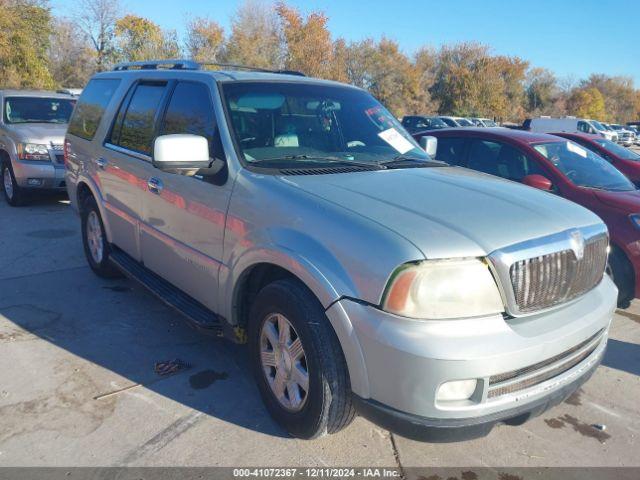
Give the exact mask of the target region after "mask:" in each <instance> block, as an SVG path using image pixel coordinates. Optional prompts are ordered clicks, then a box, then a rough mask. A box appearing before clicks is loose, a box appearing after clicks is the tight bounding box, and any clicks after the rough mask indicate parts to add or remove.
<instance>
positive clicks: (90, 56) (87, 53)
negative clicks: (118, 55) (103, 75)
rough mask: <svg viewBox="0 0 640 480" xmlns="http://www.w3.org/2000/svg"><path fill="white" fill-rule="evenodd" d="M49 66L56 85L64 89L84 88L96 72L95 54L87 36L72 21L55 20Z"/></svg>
mask: <svg viewBox="0 0 640 480" xmlns="http://www.w3.org/2000/svg"><path fill="white" fill-rule="evenodd" d="M49 64H50V71H51V75H52V76H53V78H54V80H55V82H56V84H57V85H60V86H64V87H71V88H81V87H84V85H85V84H86V83H87V81H88V80H89V78H90V77H91V75H92V74H93V73H94V71H95V68H96V64H95V53H94V52H93V51H92V48H91V46H90V44H89V42H88V39H87V37H86V35H84V33H83V32H82V31H78V29H77V28H76V26H75V23H73V22H71V21H70V20H67V19H63V18H59V19H56V20H55V23H54V28H53V34H52V36H51V47H50V49H49Z"/></svg>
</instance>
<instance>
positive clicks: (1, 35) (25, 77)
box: [0, 0, 54, 88]
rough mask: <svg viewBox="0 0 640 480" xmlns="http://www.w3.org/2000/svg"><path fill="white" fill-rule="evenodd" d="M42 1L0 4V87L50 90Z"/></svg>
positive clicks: (46, 18)
mask: <svg viewBox="0 0 640 480" xmlns="http://www.w3.org/2000/svg"><path fill="white" fill-rule="evenodd" d="M50 35H51V13H50V11H49V7H48V3H47V2H46V1H44V0H43V1H37V0H36V1H31V0H0V86H4V87H15V88H52V87H53V86H54V81H53V78H52V77H51V74H50V73H49V69H48V67H49V65H48V63H49V57H48V50H49V42H50Z"/></svg>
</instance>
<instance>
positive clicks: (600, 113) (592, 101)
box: [567, 87, 609, 121]
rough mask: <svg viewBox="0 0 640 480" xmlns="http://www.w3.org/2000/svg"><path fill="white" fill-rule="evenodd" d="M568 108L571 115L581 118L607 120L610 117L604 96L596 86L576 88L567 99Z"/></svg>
mask: <svg viewBox="0 0 640 480" xmlns="http://www.w3.org/2000/svg"><path fill="white" fill-rule="evenodd" d="M567 109H568V110H569V113H570V114H571V115H575V116H576V117H580V118H593V119H596V120H600V121H607V120H608V118H609V115H608V113H607V110H606V108H605V103H604V97H603V96H602V93H601V92H600V90H598V89H597V88H595V87H583V88H578V89H575V90H574V91H573V93H572V94H571V96H570V97H569V99H568V100H567Z"/></svg>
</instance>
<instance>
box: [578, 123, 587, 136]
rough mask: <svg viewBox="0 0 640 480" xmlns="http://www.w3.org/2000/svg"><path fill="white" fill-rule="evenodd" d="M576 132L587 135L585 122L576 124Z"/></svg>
mask: <svg viewBox="0 0 640 480" xmlns="http://www.w3.org/2000/svg"><path fill="white" fill-rule="evenodd" d="M578 130H579V131H580V132H584V133H589V125H588V124H587V122H583V121H580V122H578Z"/></svg>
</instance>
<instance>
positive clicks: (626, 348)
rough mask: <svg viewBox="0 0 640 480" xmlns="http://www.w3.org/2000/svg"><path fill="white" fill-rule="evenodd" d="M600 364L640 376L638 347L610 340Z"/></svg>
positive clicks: (639, 348) (639, 349)
mask: <svg viewBox="0 0 640 480" xmlns="http://www.w3.org/2000/svg"><path fill="white" fill-rule="evenodd" d="M602 364H603V365H606V366H607V367H610V368H615V369H616V370H621V371H623V372H627V373H630V374H632V375H638V376H640V345H638V344H635V343H629V342H623V341H621V340H615V339H613V338H610V339H609V341H608V342H607V352H606V354H605V356H604V359H603V361H602Z"/></svg>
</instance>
